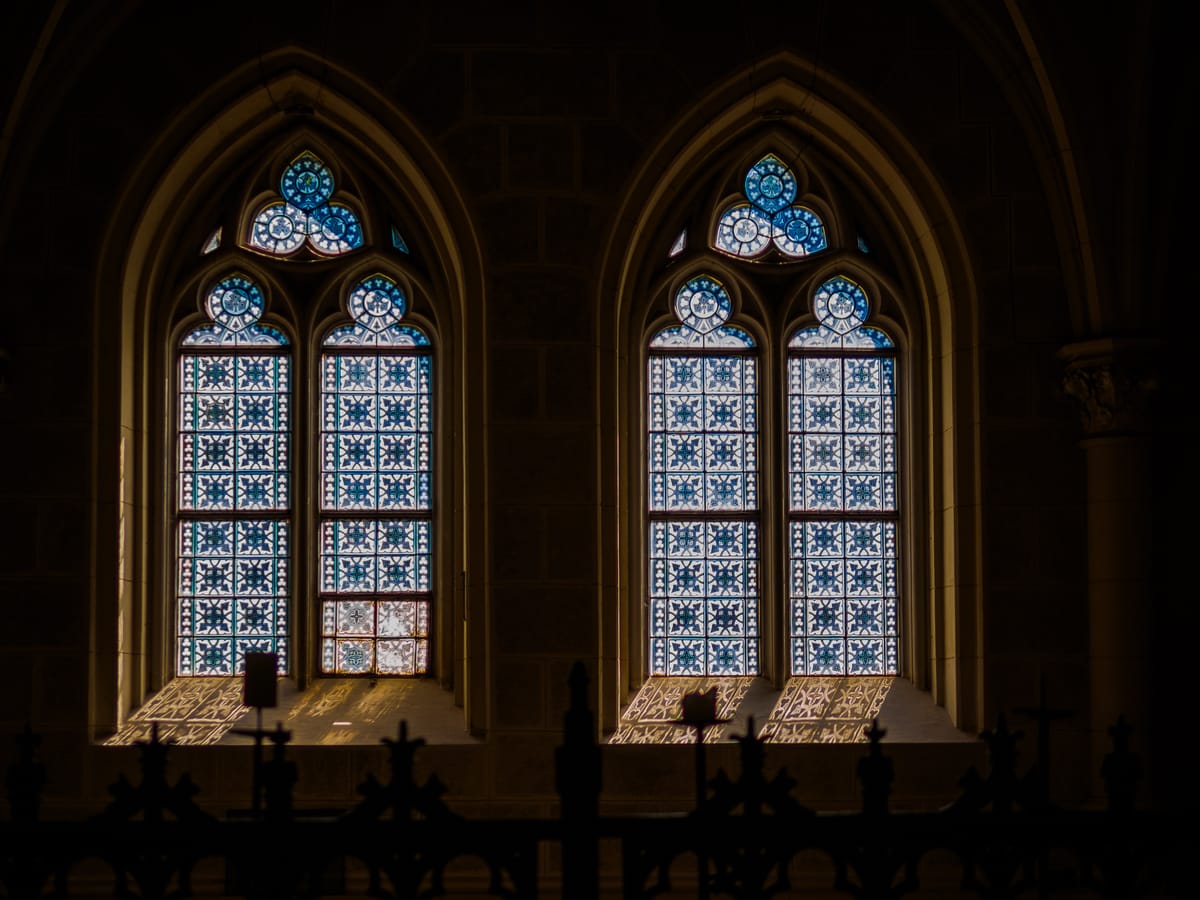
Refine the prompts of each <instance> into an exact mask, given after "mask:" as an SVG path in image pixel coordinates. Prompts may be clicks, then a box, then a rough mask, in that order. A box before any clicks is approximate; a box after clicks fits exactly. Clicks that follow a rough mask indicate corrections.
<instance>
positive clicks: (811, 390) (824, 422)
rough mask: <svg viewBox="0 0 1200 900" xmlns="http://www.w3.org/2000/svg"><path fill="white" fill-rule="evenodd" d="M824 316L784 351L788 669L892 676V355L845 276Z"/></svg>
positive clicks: (819, 306) (822, 292)
mask: <svg viewBox="0 0 1200 900" xmlns="http://www.w3.org/2000/svg"><path fill="white" fill-rule="evenodd" d="M813 309H814V313H815V314H816V315H817V317H818V319H819V321H820V325H818V326H817V327H815V328H806V329H803V330H801V331H799V332H797V333H796V335H794V336H793V338H792V340H791V342H790V344H789V346H790V347H791V348H792V356H791V357H790V358H789V359H788V429H787V431H788V505H789V510H790V518H791V522H790V524H789V529H790V531H789V547H790V552H789V571H790V576H789V577H790V592H789V594H790V598H791V600H790V606H791V609H790V616H789V618H790V634H791V666H792V673H793V674H794V675H894V674H896V673H897V672H898V659H897V642H898V631H897V615H898V612H897V597H898V593H897V571H896V569H897V550H896V544H897V527H898V523H897V517H896V512H897V473H898V466H897V449H896V443H897V427H896V361H895V357H894V356H892V355H891V354H890V353H889V352H879V351H888V350H890V348H891V347H892V346H893V345H892V342H891V340H890V339H889V338H887V336H886V335H884V334H883V332H881V331H879V330H878V329H875V328H872V327H870V326H866V325H864V324H863V322H864V321H865V320H866V318H867V316H868V315H869V312H870V305H869V303H868V300H867V296H866V294H865V293H864V292H863V290H862V289H861V288H860V287H859V286H858V285H857V284H855V283H854V282H852V281H850V280H849V279H847V278H842V277H837V278H832V279H830V280H829V281H827V282H826V283H825V284H824V285H822V286H821V288H820V289H818V291H817V292H816V294H815V295H814V302H813Z"/></svg>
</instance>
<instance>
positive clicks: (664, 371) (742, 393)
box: [648, 354, 758, 512]
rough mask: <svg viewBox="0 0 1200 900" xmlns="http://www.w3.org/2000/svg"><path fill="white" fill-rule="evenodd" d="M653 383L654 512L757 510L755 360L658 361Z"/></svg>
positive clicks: (682, 358) (707, 357)
mask: <svg viewBox="0 0 1200 900" xmlns="http://www.w3.org/2000/svg"><path fill="white" fill-rule="evenodd" d="M649 382H650V390H649V422H650V429H649V435H648V441H649V457H650V466H649V469H650V473H649V477H650V484H649V488H650V509H651V510H652V511H671V512H674V511H688V512H692V511H698V512H703V511H723V512H725V511H746V510H754V509H756V508H757V506H758V407H757V402H758V382H757V369H756V360H754V359H753V358H750V357H741V356H725V355H717V354H710V355H695V356H653V357H651V358H650V363H649Z"/></svg>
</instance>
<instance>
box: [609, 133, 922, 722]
mask: <svg viewBox="0 0 1200 900" xmlns="http://www.w3.org/2000/svg"><path fill="white" fill-rule="evenodd" d="M730 174H732V173H730ZM737 178H738V181H737V188H736V189H734V192H727V191H722V188H721V186H719V185H717V186H714V188H713V191H712V193H711V194H710V195H709V196H710V197H713V198H714V199H715V202H713V203H712V204H711V205H710V206H708V208H707V209H708V211H707V213H705V212H700V213H698V214H695V215H693V217H692V218H691V219H689V220H686V221H685V222H683V223H682V224H683V226H684V227H683V228H682V229H681V230H675V231H673V232H671V233H673V234H676V235H678V237H676V238H675V239H674V241H673V242H672V243H671V246H670V248H669V249H668V250H667V252H666V259H667V262H666V263H665V265H666V266H667V268H668V270H669V269H671V268H674V267H678V268H680V269H682V271H681V272H680V273H679V274H677V275H676V276H675V277H674V278H673V279H672V280H670V281H667V280H666V278H665V279H664V281H663V282H662V283H664V284H669V285H671V287H670V288H668V289H667V290H668V291H669V292H673V293H668V295H667V296H668V297H669V298H670V306H671V307H672V309H673V312H674V314H675V317H676V319H677V320H678V321H677V323H675V324H671V325H669V326H667V327H665V328H660V329H659V330H657V331H656V332H654V333H653V336H652V337H651V339H650V341H649V345H648V348H647V350H646V353H647V370H646V381H645V391H646V407H645V409H646V417H647V419H646V421H647V426H646V432H647V439H646V476H645V477H646V493H647V506H648V508H647V512H646V522H647V530H646V549H645V560H646V565H647V570H646V584H647V594H648V596H647V601H648V610H647V620H646V636H647V637H646V639H647V649H646V652H647V668H646V670H645V671H646V673H647V674H648V675H652V676H656V675H658V676H661V675H665V676H703V677H713V676H753V675H759V674H764V673H767V674H770V675H771V676H772V678H773V680H774V681H775V683H776V684H782V683H784V682H786V681H787V679H788V678H792V677H795V676H804V677H807V676H814V675H822V676H854V675H895V674H897V673H898V671H899V660H898V652H899V651H898V634H899V624H898V623H899V621H900V611H899V607H898V604H899V594H900V589H899V577H898V567H899V556H898V552H897V547H898V545H899V544H900V535H899V531H900V516H899V501H898V478H899V471H898V469H899V467H898V464H897V459H898V455H899V449H898V428H897V414H896V402H897V396H896V380H897V379H896V371H897V370H896V345H895V343H894V341H893V339H892V338H891V337H889V336H888V335H887V334H886V333H885V331H884V330H883V328H881V327H880V326H878V325H876V324H874V323H869V321H868V320H869V319H870V317H871V313H872V300H871V299H870V298H869V295H868V291H869V290H870V289H872V288H870V287H865V286H864V285H874V284H875V283H876V282H877V281H878V279H876V278H874V277H866V278H864V277H861V276H859V275H857V274H854V273H856V272H859V271H862V272H864V273H869V272H871V271H872V270H873V269H874V268H876V265H875V263H874V262H873V261H872V260H871V259H870V257H869V255H868V253H867V250H866V249H865V245H864V244H863V242H862V240H861V238H860V237H859V236H858V234H857V233H856V229H853V228H847V227H846V226H845V224H844V219H845V218H847V216H846V215H845V212H846V208H845V198H844V197H841V196H839V193H838V191H837V190H836V188H835V187H834V186H833V183H832V182H830V181H827V180H824V179H822V177H821V176H820V175H819V174H815V173H814V171H813V170H811V169H810V168H809V167H808V166H807V165H799V164H797V165H796V166H792V165H788V164H786V163H784V162H783V154H780V153H776V152H769V153H766V154H764V155H762V156H760V157H759V158H758V160H757V162H753V163H751V164H749V165H748V166H747V167H746V168H743V169H741V170H740V172H739V173H738V175H737ZM731 180H732V179H731ZM726 184H728V182H726ZM814 185H823V188H822V189H821V190H817V189H816V188H815V187H814ZM706 221H707V233H708V236H709V237H708V246H707V247H697V248H695V249H692V248H690V247H689V245H688V242H687V239H686V235H687V234H688V233H689V231H690V232H691V233H692V234H695V233H697V232H698V231H699V230H700V227H702V226H704V225H705V223H706ZM716 271H720V272H722V273H724V274H722V275H720V276H718V275H716V274H714V273H715V272H716ZM669 277H670V276H669V275H668V276H667V278H669ZM734 297H740V298H741V300H740V301H739V302H738V303H737V304H736V306H737V309H736V312H737V315H738V317H739V318H741V319H743V320H745V321H747V322H753V323H755V325H756V328H757V329H758V330H760V332H761V335H762V341H761V346H760V344H759V342H758V341H756V339H755V338H753V337H752V336H751V334H750V331H749V330H748V329H747V328H743V327H740V326H737V327H735V326H733V325H730V324H728V320H729V319H730V318H731V316H733V315H734V313H735V302H734ZM660 302H661V301H660ZM763 440H769V441H770V442H771V443H770V444H768V445H766V446H763V445H761V441H763ZM760 460H764V461H766V462H765V468H764V465H760ZM664 690H665V688H664ZM731 696H732V695H731ZM722 702H724V701H722ZM651 705H652V704H651ZM777 714H778V715H780V716H781V717H783V718H782V719H780V721H787V716H788V715H790V714H788V713H785V712H780V711H779V710H777ZM775 715H776V714H773V716H772V723H771V724H772V725H774V724H775V723H776V720H775ZM648 733H649V732H647V734H648ZM630 734H633V732H630ZM666 739H674V737H668V738H666ZM779 739H788V738H784V737H782V736H781V737H780V738H779Z"/></svg>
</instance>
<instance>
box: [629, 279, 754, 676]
mask: <svg viewBox="0 0 1200 900" xmlns="http://www.w3.org/2000/svg"><path fill="white" fill-rule="evenodd" d="M731 312H732V303H731V301H730V297H729V294H728V292H727V291H726V290H725V287H724V285H722V284H721V282H720V281H718V280H717V279H716V278H714V277H712V276H708V275H699V276H696V277H694V278H692V279H690V280H689V281H688V282H687V283H686V284H685V285H683V286H682V287H681V288H680V289H679V291H678V292H677V293H676V296H675V314H676V316H677V317H678V318H679V322H680V324H679V325H677V326H672V327H669V328H666V329H664V330H663V331H660V332H659V333H658V334H657V335H656V336H655V337H654V338H653V340H651V342H650V348H651V350H650V358H649V372H648V384H649V392H648V401H649V405H648V410H647V417H648V421H649V429H648V431H649V434H648V435H647V443H648V455H649V466H648V493H649V497H650V510H649V520H650V521H649V548H650V551H649V554H648V555H649V566H650V571H649V583H650V613H649V623H648V626H649V633H650V671H651V674H654V675H753V674H756V673H757V671H758V374H757V358H756V355H755V352H756V351H755V344H754V340H753V338H752V337H751V336H750V335H749V334H747V333H746V332H745V331H743V330H742V329H740V328H737V327H735V326H730V325H727V324H725V323H726V320H727V319H728V318H729V316H730V313H731Z"/></svg>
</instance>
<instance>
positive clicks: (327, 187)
mask: <svg viewBox="0 0 1200 900" xmlns="http://www.w3.org/2000/svg"><path fill="white" fill-rule="evenodd" d="M279 192H280V193H281V194H283V199H284V200H286V201H287V202H288V203H291V204H293V205H295V206H298V207H300V209H302V210H304V211H305V212H310V211H312V210H314V209H316V208H317V207H318V206H320V205H321V204H322V203H325V202H327V201H328V200H329V198H330V197H332V196H333V173H332V172H330V171H329V168H328V167H327V166H326V165H325V163H323V162H321V160H319V159H317V158H316V157H315V156H313V155H312V154H311V153H304V154H302V155H301V156H300V157H299V158H298V159H297V160H296V161H295V162H294V163H292V164H291V165H290V166H288V167H287V169H286V170H285V171H284V173H283V178H281V179H280V182H279Z"/></svg>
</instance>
